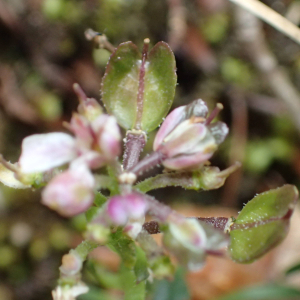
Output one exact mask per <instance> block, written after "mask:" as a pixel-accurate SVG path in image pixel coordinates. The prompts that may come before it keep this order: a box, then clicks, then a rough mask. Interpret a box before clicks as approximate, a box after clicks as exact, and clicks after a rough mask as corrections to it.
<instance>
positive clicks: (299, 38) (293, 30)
mask: <svg viewBox="0 0 300 300" xmlns="http://www.w3.org/2000/svg"><path fill="white" fill-rule="evenodd" d="M229 1H231V2H233V3H235V4H237V5H240V6H241V7H243V8H244V9H246V10H248V11H249V12H251V13H252V14H254V15H255V16H257V17H258V18H260V19H262V20H263V21H265V22H266V23H268V24H269V25H271V26H273V27H274V28H276V29H277V30H279V31H280V32H282V33H283V34H285V35H287V36H288V37H290V38H291V39H292V40H294V41H295V42H296V43H298V44H300V29H299V28H298V27H297V26H296V25H295V24H293V23H292V22H290V21H289V20H288V19H286V18H285V17H283V16H281V15H280V14H278V13H277V12H276V11H274V10H273V9H271V8H270V7H268V6H267V5H265V4H263V3H262V2H260V1H257V0H229Z"/></svg>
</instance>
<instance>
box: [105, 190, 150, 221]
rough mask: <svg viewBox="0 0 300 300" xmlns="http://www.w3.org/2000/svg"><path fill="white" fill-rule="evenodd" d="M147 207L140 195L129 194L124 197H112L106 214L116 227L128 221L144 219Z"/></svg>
mask: <svg viewBox="0 0 300 300" xmlns="http://www.w3.org/2000/svg"><path fill="white" fill-rule="evenodd" d="M147 208H148V205H147V202H146V201H145V199H144V198H143V197H142V195H139V194H135V193H131V194H128V195H124V196H114V197H112V198H111V199H110V200H109V202H108V204H107V214H108V217H109V218H110V220H111V221H112V222H113V223H114V224H116V225H125V224H126V223H127V221H128V219H130V218H131V219H135V220H136V219H139V218H142V217H144V215H145V213H146V211H147Z"/></svg>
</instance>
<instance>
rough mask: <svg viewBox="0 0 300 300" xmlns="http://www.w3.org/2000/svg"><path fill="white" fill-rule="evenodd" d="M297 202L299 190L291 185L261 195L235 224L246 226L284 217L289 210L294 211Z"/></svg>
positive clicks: (240, 215) (247, 206)
mask: <svg viewBox="0 0 300 300" xmlns="http://www.w3.org/2000/svg"><path fill="white" fill-rule="evenodd" d="M297 200H298V190H297V188H296V187H295V186H293V185H289V184H286V185H284V186H283V187H280V188H277V189H273V190H270V191H267V192H264V193H261V194H259V195H257V196H256V197H254V198H253V199H252V200H251V201H249V202H248V203H247V205H246V206H245V207H244V208H243V210H242V211H241V213H240V214H239V216H238V217H237V219H236V222H235V223H236V224H245V223H252V222H257V221H264V220H269V219H270V218H281V217H284V216H285V215H286V213H287V212H288V211H289V210H293V209H294V207H295V204H296V201H297Z"/></svg>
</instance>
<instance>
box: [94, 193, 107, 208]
mask: <svg viewBox="0 0 300 300" xmlns="http://www.w3.org/2000/svg"><path fill="white" fill-rule="evenodd" d="M106 201H107V198H106V197H105V196H104V195H103V194H102V193H101V192H96V194H95V199H94V204H95V205H96V206H98V207H101V206H102V205H103V204H104V203H105V202H106Z"/></svg>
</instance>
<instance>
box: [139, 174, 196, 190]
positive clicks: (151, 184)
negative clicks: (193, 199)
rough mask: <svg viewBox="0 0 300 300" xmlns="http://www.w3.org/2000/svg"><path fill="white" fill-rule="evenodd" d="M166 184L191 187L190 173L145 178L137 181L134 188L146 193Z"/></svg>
mask: <svg viewBox="0 0 300 300" xmlns="http://www.w3.org/2000/svg"><path fill="white" fill-rule="evenodd" d="M167 186H181V187H184V188H187V189H191V188H193V176H192V173H170V174H160V175H157V176H155V177H150V178H147V179H146V180H144V181H142V182H140V183H138V184H137V185H136V186H135V189H137V190H138V191H140V192H142V193H147V192H149V191H151V190H155V189H160V188H164V187H167Z"/></svg>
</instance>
